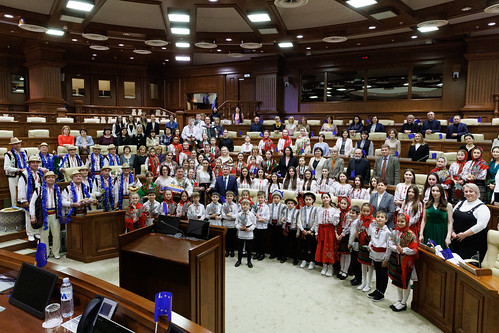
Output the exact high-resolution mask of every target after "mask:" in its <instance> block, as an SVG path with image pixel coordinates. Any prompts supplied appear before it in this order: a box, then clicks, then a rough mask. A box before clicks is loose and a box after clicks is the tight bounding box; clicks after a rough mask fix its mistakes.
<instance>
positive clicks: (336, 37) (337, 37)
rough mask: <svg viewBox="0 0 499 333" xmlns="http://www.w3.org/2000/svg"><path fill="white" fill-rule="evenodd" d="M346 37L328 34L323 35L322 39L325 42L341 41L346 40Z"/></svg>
mask: <svg viewBox="0 0 499 333" xmlns="http://www.w3.org/2000/svg"><path fill="white" fill-rule="evenodd" d="M347 39H348V38H347V37H345V36H329V37H324V38H323V39H322V41H323V42H326V43H342V42H346V41H347Z"/></svg>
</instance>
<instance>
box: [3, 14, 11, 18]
mask: <svg viewBox="0 0 499 333" xmlns="http://www.w3.org/2000/svg"><path fill="white" fill-rule="evenodd" d="M3 16H4V17H6V18H14V15H11V14H3Z"/></svg>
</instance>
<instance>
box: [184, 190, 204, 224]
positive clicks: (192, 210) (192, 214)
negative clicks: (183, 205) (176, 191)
mask: <svg viewBox="0 0 499 333" xmlns="http://www.w3.org/2000/svg"><path fill="white" fill-rule="evenodd" d="M199 199H200V195H199V192H194V193H192V205H190V206H189V208H187V219H189V220H190V219H193V220H204V219H206V217H207V216H206V210H205V208H204V205H203V204H200V203H199Z"/></svg>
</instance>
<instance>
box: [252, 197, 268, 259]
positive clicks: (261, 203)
mask: <svg viewBox="0 0 499 333" xmlns="http://www.w3.org/2000/svg"><path fill="white" fill-rule="evenodd" d="M256 197H257V200H258V203H257V204H255V205H254V207H253V213H254V214H255V215H256V229H255V252H256V253H255V256H254V257H253V259H254V260H258V261H262V260H263V259H265V245H266V244H267V227H268V224H269V217H270V211H269V206H267V204H266V203H265V197H266V195H265V192H263V191H258V193H257V195H256Z"/></svg>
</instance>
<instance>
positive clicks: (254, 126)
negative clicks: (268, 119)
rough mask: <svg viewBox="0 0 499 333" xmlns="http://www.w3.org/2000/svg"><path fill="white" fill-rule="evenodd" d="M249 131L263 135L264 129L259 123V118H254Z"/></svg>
mask: <svg viewBox="0 0 499 333" xmlns="http://www.w3.org/2000/svg"><path fill="white" fill-rule="evenodd" d="M249 131H250V132H260V133H263V131H264V128H263V124H262V123H260V117H258V116H256V117H255V120H254V122H253V123H251V125H250V128H249Z"/></svg>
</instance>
